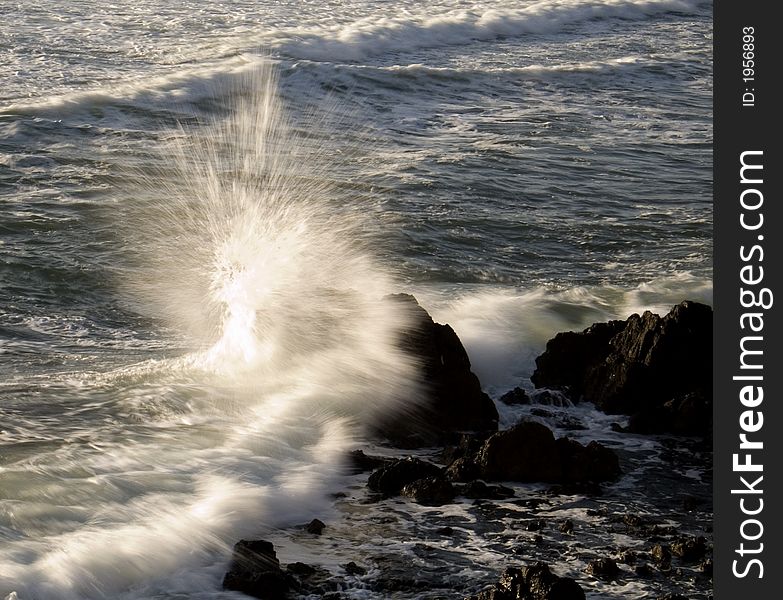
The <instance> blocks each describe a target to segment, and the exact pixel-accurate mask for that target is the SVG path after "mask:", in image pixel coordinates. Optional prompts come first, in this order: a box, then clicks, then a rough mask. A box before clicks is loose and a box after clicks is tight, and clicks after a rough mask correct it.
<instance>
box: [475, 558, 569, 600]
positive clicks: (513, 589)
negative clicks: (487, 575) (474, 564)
mask: <svg viewBox="0 0 783 600" xmlns="http://www.w3.org/2000/svg"><path fill="white" fill-rule="evenodd" d="M584 597H585V593H584V591H583V590H582V588H581V587H580V586H579V584H578V583H577V582H576V581H574V580H573V579H569V578H567V577H558V576H557V575H555V574H554V573H552V572H551V571H550V570H549V567H548V566H547V565H546V564H544V563H537V564H535V565H532V566H528V567H521V568H516V567H509V568H507V569H506V570H505V571H503V574H502V575H501V577H500V581H499V582H498V583H496V584H495V585H494V586H493V587H492V588H490V589H488V590H485V591H483V592H481V593H480V594H477V595H475V596H471V597H470V598H468V599H467V600H584Z"/></svg>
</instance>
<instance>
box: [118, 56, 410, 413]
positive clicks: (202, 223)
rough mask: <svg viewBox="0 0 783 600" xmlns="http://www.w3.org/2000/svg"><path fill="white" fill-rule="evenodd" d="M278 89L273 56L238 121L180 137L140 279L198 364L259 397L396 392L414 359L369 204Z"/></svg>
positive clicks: (148, 220)
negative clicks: (369, 245) (371, 230)
mask: <svg viewBox="0 0 783 600" xmlns="http://www.w3.org/2000/svg"><path fill="white" fill-rule="evenodd" d="M275 90H276V82H275V78H274V76H273V74H272V72H271V70H270V68H262V69H261V70H260V71H259V72H258V73H256V74H255V75H254V76H253V77H249V78H247V79H246V80H245V81H244V83H243V85H242V86H241V88H240V89H238V90H234V91H232V97H233V98H236V99H237V100H236V102H235V107H234V109H233V111H232V112H231V114H230V116H229V117H228V118H227V119H225V120H223V121H221V122H216V123H213V124H210V125H207V126H203V127H198V128H192V129H189V130H185V129H180V130H179V131H178V132H176V134H175V135H173V136H172V138H173V141H172V142H171V143H170V144H169V146H168V148H167V153H168V154H169V155H170V156H169V157H167V159H168V160H171V158H173V162H174V164H175V168H174V169H173V170H174V173H173V176H172V174H171V173H168V174H167V175H168V176H167V177H157V178H155V181H156V182H166V183H165V185H163V186H162V187H160V188H158V189H156V188H154V187H153V186H151V185H148V186H147V189H146V191H145V197H146V198H147V201H146V203H144V204H142V206H143V215H142V218H143V220H144V223H143V226H142V227H140V228H139V229H140V230H142V231H143V232H144V237H143V239H142V240H141V241H140V242H139V244H140V245H141V246H143V252H142V256H143V259H142V261H141V262H142V267H141V269H140V270H139V271H137V272H136V273H135V274H134V282H133V287H134V289H135V292H136V294H137V296H141V297H143V298H144V299H145V300H146V303H147V305H150V306H153V307H155V313H156V314H157V315H159V316H163V317H165V318H166V319H167V320H168V321H169V322H170V323H171V324H172V325H173V326H174V327H176V328H178V329H180V330H181V331H185V332H187V335H188V339H190V340H191V343H192V345H193V352H192V353H191V354H190V355H189V356H188V357H187V363H188V364H189V365H190V366H192V367H195V368H197V369H202V370H204V371H205V372H211V373H214V374H217V375H218V376H225V377H227V378H229V379H232V380H235V381H241V382H242V384H243V385H250V386H252V387H253V388H254V389H256V391H258V390H261V393H260V394H256V396H258V395H261V396H263V394H264V393H268V394H270V395H271V394H272V393H273V392H274V393H277V392H280V390H290V389H292V388H294V387H296V388H297V389H302V388H303V386H304V387H307V389H309V390H317V393H316V394H311V395H313V396H315V395H317V396H318V397H319V398H320V401H321V402H326V403H327V404H330V405H331V404H336V405H340V406H342V407H345V406H347V405H353V406H354V407H359V406H362V407H364V406H368V405H372V404H378V405H380V404H385V405H389V404H393V403H394V402H393V399H394V398H401V397H403V396H409V391H410V390H409V386H410V383H409V382H410V380H411V369H410V365H409V364H408V361H407V360H406V359H405V358H404V357H403V356H402V355H401V354H400V352H399V351H398V350H397V345H396V340H397V336H398V331H399V329H400V327H401V326H402V325H403V323H404V318H403V316H402V315H400V314H398V313H396V312H395V309H394V307H393V306H391V305H390V304H389V303H388V302H385V301H384V300H383V297H384V296H385V295H386V294H388V293H390V292H392V291H395V290H394V289H393V288H392V286H391V285H390V282H389V280H388V278H387V277H386V276H385V275H384V274H383V272H382V271H381V270H380V269H379V268H378V266H377V265H376V263H375V261H374V260H373V259H372V258H371V257H370V255H369V253H368V252H367V249H366V247H363V245H362V244H360V243H359V241H358V240H359V239H360V238H361V237H362V230H363V219H364V218H366V216H365V215H364V214H363V213H366V210H365V208H366V207H364V206H362V204H361V199H359V198H353V199H351V198H348V199H346V198H345V197H344V196H342V197H340V196H338V195H337V194H336V193H335V190H334V187H333V186H332V185H331V184H330V183H329V182H330V179H331V177H330V173H329V162H330V159H329V157H328V156H326V149H325V148H324V146H323V145H319V143H318V142H316V141H314V140H316V139H317V136H311V135H309V134H310V133H312V132H310V131H308V128H307V127H306V126H304V127H303V126H301V125H303V124H299V125H300V126H299V127H298V128H297V129H296V132H294V130H293V128H291V127H289V126H288V124H287V122H286V120H285V118H284V117H283V111H282V108H281V102H280V100H279V98H278V97H277V95H276V92H275ZM309 124H310V125H313V126H315V125H316V120H315V119H312V120H311V121H309ZM304 125H307V123H305V124H304ZM318 126H323V124H322V123H319V124H318ZM164 164H165V163H164ZM352 203H355V205H351V204H352Z"/></svg>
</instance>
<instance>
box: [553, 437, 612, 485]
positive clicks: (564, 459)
mask: <svg viewBox="0 0 783 600" xmlns="http://www.w3.org/2000/svg"><path fill="white" fill-rule="evenodd" d="M555 444H556V445H557V452H558V455H559V457H560V464H561V465H562V479H563V481H567V482H570V483H580V482H584V481H610V480H612V479H615V478H616V477H617V476H618V475H619V474H620V462H619V460H618V459H617V455H616V454H615V453H614V452H613V451H612V450H610V449H609V448H606V447H605V446H602V445H601V444H599V443H598V442H595V441H592V442H590V443H589V444H587V446H582V444H580V443H579V442H577V441H576V440H572V439H570V438H560V439H558V440H556V441H555Z"/></svg>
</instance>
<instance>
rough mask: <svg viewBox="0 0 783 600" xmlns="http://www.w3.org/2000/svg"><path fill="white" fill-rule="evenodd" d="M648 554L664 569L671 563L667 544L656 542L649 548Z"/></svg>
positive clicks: (670, 554)
mask: <svg viewBox="0 0 783 600" xmlns="http://www.w3.org/2000/svg"><path fill="white" fill-rule="evenodd" d="M650 556H651V557H652V558H653V560H654V561H655V562H656V563H657V564H658V567H659V568H660V569H662V570H664V571H666V570H668V569H669V567H670V566H671V563H672V553H671V550H669V546H666V545H664V544H656V545H655V546H653V547H652V550H650Z"/></svg>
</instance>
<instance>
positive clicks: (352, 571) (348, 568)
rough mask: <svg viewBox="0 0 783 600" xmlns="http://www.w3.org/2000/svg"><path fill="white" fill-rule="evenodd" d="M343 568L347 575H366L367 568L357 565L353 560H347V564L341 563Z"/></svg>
mask: <svg viewBox="0 0 783 600" xmlns="http://www.w3.org/2000/svg"><path fill="white" fill-rule="evenodd" d="M343 569H345V572H346V573H348V575H366V574H367V569H365V568H364V567H361V566H359V565H357V564H356V563H355V562H353V561H351V562H349V563H348V564H347V565H343Z"/></svg>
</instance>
